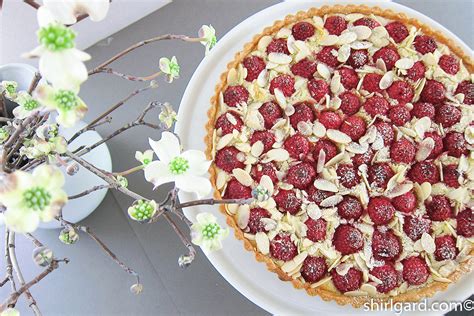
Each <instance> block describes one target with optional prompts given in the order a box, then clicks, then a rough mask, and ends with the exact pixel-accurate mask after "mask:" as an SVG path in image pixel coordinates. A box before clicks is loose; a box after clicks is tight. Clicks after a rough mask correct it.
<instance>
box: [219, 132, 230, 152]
mask: <svg viewBox="0 0 474 316" xmlns="http://www.w3.org/2000/svg"><path fill="white" fill-rule="evenodd" d="M233 139H234V135H232V134H226V135H224V136H222V137H221V138H220V139H219V141H218V142H217V145H216V149H217V150H220V149H222V148H224V147H226V146H227V145H228V144H229V143H230V142H231V141H232V140H233Z"/></svg>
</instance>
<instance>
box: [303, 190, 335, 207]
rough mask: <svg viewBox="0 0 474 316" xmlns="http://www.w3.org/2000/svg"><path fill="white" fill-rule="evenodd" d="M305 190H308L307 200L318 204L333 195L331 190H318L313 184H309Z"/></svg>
mask: <svg viewBox="0 0 474 316" xmlns="http://www.w3.org/2000/svg"><path fill="white" fill-rule="evenodd" d="M307 191H308V200H310V201H312V202H314V203H316V205H318V206H319V205H320V204H321V202H322V201H324V200H325V199H327V198H328V197H330V196H333V195H334V193H333V192H329V191H323V190H319V189H316V188H315V187H314V186H310V187H309V188H308V189H307Z"/></svg>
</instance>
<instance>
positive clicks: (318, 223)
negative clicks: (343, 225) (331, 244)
mask: <svg viewBox="0 0 474 316" xmlns="http://www.w3.org/2000/svg"><path fill="white" fill-rule="evenodd" d="M304 224H305V225H306V227H307V228H308V230H307V231H306V238H308V239H309V240H311V241H314V242H317V241H321V240H324V239H325V238H326V226H327V222H326V221H325V220H324V219H322V218H318V219H317V220H314V219H312V218H311V217H309V218H308V219H307V220H306V222H304Z"/></svg>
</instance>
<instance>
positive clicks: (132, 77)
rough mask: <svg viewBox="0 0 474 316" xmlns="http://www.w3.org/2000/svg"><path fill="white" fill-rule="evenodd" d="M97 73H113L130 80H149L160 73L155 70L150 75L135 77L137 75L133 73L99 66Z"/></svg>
mask: <svg viewBox="0 0 474 316" xmlns="http://www.w3.org/2000/svg"><path fill="white" fill-rule="evenodd" d="M97 73H106V74H112V75H115V76H117V77H120V78H122V79H125V80H130V81H150V80H153V79H155V78H157V77H159V76H160V75H161V74H162V72H161V71H158V72H155V73H153V74H151V75H148V76H144V77H137V76H133V75H127V74H123V73H120V72H118V71H115V70H113V69H112V68H101V69H100V70H99V71H98V72H97Z"/></svg>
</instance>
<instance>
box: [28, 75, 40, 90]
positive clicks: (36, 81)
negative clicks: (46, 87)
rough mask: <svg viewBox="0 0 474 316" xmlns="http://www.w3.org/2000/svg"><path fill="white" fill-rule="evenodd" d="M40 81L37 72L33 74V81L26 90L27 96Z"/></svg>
mask: <svg viewBox="0 0 474 316" xmlns="http://www.w3.org/2000/svg"><path fill="white" fill-rule="evenodd" d="M40 80H41V74H40V73H39V72H38V71H37V72H35V76H34V77H33V80H31V83H30V86H29V88H28V93H29V94H31V93H32V92H33V91H34V90H35V89H36V87H37V86H38V83H39V81H40Z"/></svg>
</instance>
